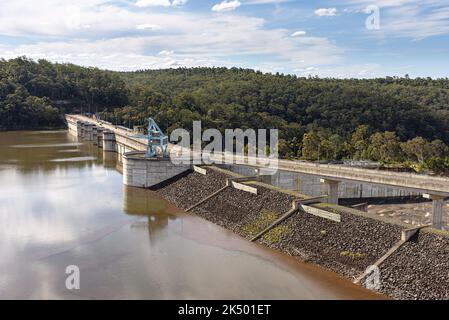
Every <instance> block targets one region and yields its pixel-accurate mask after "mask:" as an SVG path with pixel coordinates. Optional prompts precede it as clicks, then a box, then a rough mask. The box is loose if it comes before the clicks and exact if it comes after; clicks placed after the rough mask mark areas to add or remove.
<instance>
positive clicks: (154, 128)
mask: <svg viewBox="0 0 449 320" xmlns="http://www.w3.org/2000/svg"><path fill="white" fill-rule="evenodd" d="M130 137H134V138H139V139H147V140H148V149H147V154H146V156H147V157H150V158H154V157H157V155H158V149H159V153H160V154H162V156H165V155H166V154H167V147H168V137H167V136H166V135H165V134H164V132H162V130H161V129H160V128H159V126H158V125H157V123H156V122H155V121H154V120H153V119H152V118H149V119H148V134H135V135H131V136H130Z"/></svg>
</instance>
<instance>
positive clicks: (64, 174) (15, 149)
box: [0, 131, 382, 299]
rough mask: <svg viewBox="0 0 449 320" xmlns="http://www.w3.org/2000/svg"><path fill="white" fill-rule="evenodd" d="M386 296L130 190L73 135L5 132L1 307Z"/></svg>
mask: <svg viewBox="0 0 449 320" xmlns="http://www.w3.org/2000/svg"><path fill="white" fill-rule="evenodd" d="M70 265H75V266H77V267H78V268H79V270H80V289H79V290H69V289H67V288H66V278H67V276H68V275H67V274H66V268H67V266H70ZM379 298H382V296H379V295H377V294H374V293H372V292H370V291H368V290H365V289H363V288H361V287H359V286H355V285H353V284H352V283H351V282H350V281H348V280H346V279H344V278H342V277H340V276H338V275H336V274H335V273H332V272H329V271H326V270H324V269H321V268H318V267H315V266H312V265H308V264H304V263H300V262H298V261H297V260H296V259H294V258H292V257H289V256H286V255H284V254H281V253H279V252H276V251H273V250H270V249H267V248H265V247H263V246H260V245H258V244H254V243H250V242H248V241H246V240H244V239H242V238H240V237H239V236H237V235H235V234H233V233H232V232H229V231H227V230H225V229H223V228H220V227H218V226H216V225H214V224H211V223H209V222H207V221H205V220H203V219H200V218H197V217H195V216H192V215H188V214H185V213H184V212H183V211H182V210H180V209H178V208H176V207H174V206H173V205H171V204H169V203H168V202H167V201H165V200H164V199H162V198H161V197H160V196H159V195H158V194H157V193H155V192H151V191H148V190H142V189H133V188H127V187H124V186H123V184H122V175H121V167H120V164H119V162H118V161H117V155H116V154H115V153H104V152H103V151H102V149H99V148H97V147H95V146H93V145H92V143H90V142H86V141H82V140H78V139H77V138H76V137H73V136H71V135H69V134H68V133H67V132H66V131H33V132H31V131H29V132H3V133H1V132H0V299H379Z"/></svg>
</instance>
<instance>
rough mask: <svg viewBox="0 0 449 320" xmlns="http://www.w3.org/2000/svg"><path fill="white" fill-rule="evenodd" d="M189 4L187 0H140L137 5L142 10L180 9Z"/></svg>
mask: <svg viewBox="0 0 449 320" xmlns="http://www.w3.org/2000/svg"><path fill="white" fill-rule="evenodd" d="M186 3H187V0H172V1H171V2H170V0H138V1H137V2H136V3H135V5H136V6H137V7H140V8H145V7H180V6H183V5H185V4H186Z"/></svg>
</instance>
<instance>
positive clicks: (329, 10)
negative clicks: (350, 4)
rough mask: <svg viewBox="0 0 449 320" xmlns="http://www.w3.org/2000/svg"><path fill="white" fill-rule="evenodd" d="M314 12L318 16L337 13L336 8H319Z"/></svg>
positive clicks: (328, 15)
mask: <svg viewBox="0 0 449 320" xmlns="http://www.w3.org/2000/svg"><path fill="white" fill-rule="evenodd" d="M315 14H316V15H317V16H319V17H330V16H335V15H336V14H337V9H336V8H320V9H317V10H315Z"/></svg>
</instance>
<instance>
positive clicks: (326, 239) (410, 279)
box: [159, 167, 449, 299]
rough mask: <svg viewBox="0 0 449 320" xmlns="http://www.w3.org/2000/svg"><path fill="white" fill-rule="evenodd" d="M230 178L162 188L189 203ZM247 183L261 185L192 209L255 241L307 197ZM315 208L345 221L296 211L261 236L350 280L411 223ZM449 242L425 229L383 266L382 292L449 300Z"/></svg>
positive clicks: (216, 174)
mask: <svg viewBox="0 0 449 320" xmlns="http://www.w3.org/2000/svg"><path fill="white" fill-rule="evenodd" d="M229 177H236V174H235V173H233V172H227V171H223V170H220V169H214V168H211V167H207V174H206V175H202V174H200V173H197V172H192V173H190V174H188V175H186V176H184V177H182V178H180V179H178V180H176V181H173V182H171V183H170V184H168V185H165V186H164V187H161V188H160V189H159V192H160V193H161V194H162V195H163V196H164V197H165V198H167V199H168V200H170V201H171V202H173V203H174V204H176V205H177V206H179V207H181V208H185V209H187V208H189V207H191V206H192V205H194V204H195V203H198V202H201V200H202V199H204V198H206V197H207V196H209V195H211V194H213V193H214V192H217V190H219V189H220V188H223V187H224V186H225V184H226V183H225V181H226V179H227V178H229ZM250 185H251V186H252V187H256V188H257V194H253V193H249V192H245V191H242V190H238V189H235V188H232V187H228V188H225V189H224V190H223V191H221V192H219V193H218V194H217V195H215V196H213V197H212V198H210V199H208V200H207V201H205V202H203V203H201V204H200V205H199V206H197V207H195V208H194V209H192V210H191V211H190V212H192V213H194V214H196V215H198V216H201V217H203V218H205V219H207V220H210V221H212V222H214V223H216V224H218V225H221V226H223V227H225V228H227V229H230V230H232V231H233V232H235V233H237V234H239V235H241V236H242V237H245V238H247V239H251V238H252V237H253V236H254V235H255V234H257V233H258V232H259V231H261V230H263V229H264V228H265V227H266V226H267V225H269V224H270V223H271V222H272V221H273V220H274V219H277V218H278V217H279V216H281V215H282V214H283V213H285V212H287V211H288V210H290V208H291V201H292V200H293V199H297V198H301V197H304V196H303V195H301V194H298V193H295V192H291V191H286V190H280V189H278V188H274V187H272V186H269V185H266V184H261V183H259V182H256V183H250ZM217 204H219V205H217ZM315 207H316V208H319V209H320V210H326V211H329V212H332V213H333V214H338V215H340V217H341V221H340V222H336V221H332V220H328V219H325V218H323V217H319V216H315V215H312V214H308V213H305V212H297V213H295V214H293V215H292V216H290V217H289V218H288V219H286V220H285V221H283V222H282V223H281V224H280V225H278V226H277V227H275V228H274V229H272V230H271V231H270V232H268V233H267V234H265V235H264V236H262V237H261V238H260V239H259V240H258V242H259V243H261V244H263V245H266V246H269V247H271V248H275V249H277V250H280V251H282V252H284V253H286V254H289V255H292V256H295V257H297V258H298V259H299V260H302V261H305V262H309V263H314V264H317V265H320V266H323V267H325V268H328V269H331V270H333V271H335V272H337V273H339V274H342V275H344V276H346V277H348V278H349V279H351V280H352V279H354V278H355V277H357V276H359V275H360V274H361V273H363V272H364V271H365V270H366V268H367V267H368V266H370V265H372V264H373V263H374V262H375V261H377V260H378V259H379V258H380V257H382V256H383V255H384V254H385V253H387V252H388V251H389V250H390V248H392V247H393V246H394V245H395V244H396V243H397V241H398V240H400V238H401V231H402V230H404V229H406V228H408V226H407V225H404V224H401V223H399V222H396V221H394V220H386V219H381V218H379V217H376V216H374V215H370V214H367V213H362V212H359V211H356V210H352V209H348V208H345V207H340V206H336V205H330V204H317V205H315ZM447 248H449V237H448V234H447V233H443V232H439V233H437V232H436V231H434V230H433V229H425V230H422V231H421V232H420V233H419V235H418V236H417V237H416V238H414V239H413V241H412V242H407V243H406V244H405V245H403V246H402V247H401V248H399V249H398V250H397V251H396V252H394V253H393V254H392V255H391V256H390V257H389V258H388V259H386V260H385V262H384V263H383V264H382V265H381V266H380V278H379V280H380V281H379V287H378V288H377V291H379V292H381V293H385V294H387V295H389V296H391V297H393V298H397V299H434V298H436V299H448V298H449V287H448V286H447V284H448V283H449V273H448V272H447V270H449V251H448V250H447ZM364 283H365V282H364V281H362V284H364Z"/></svg>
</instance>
